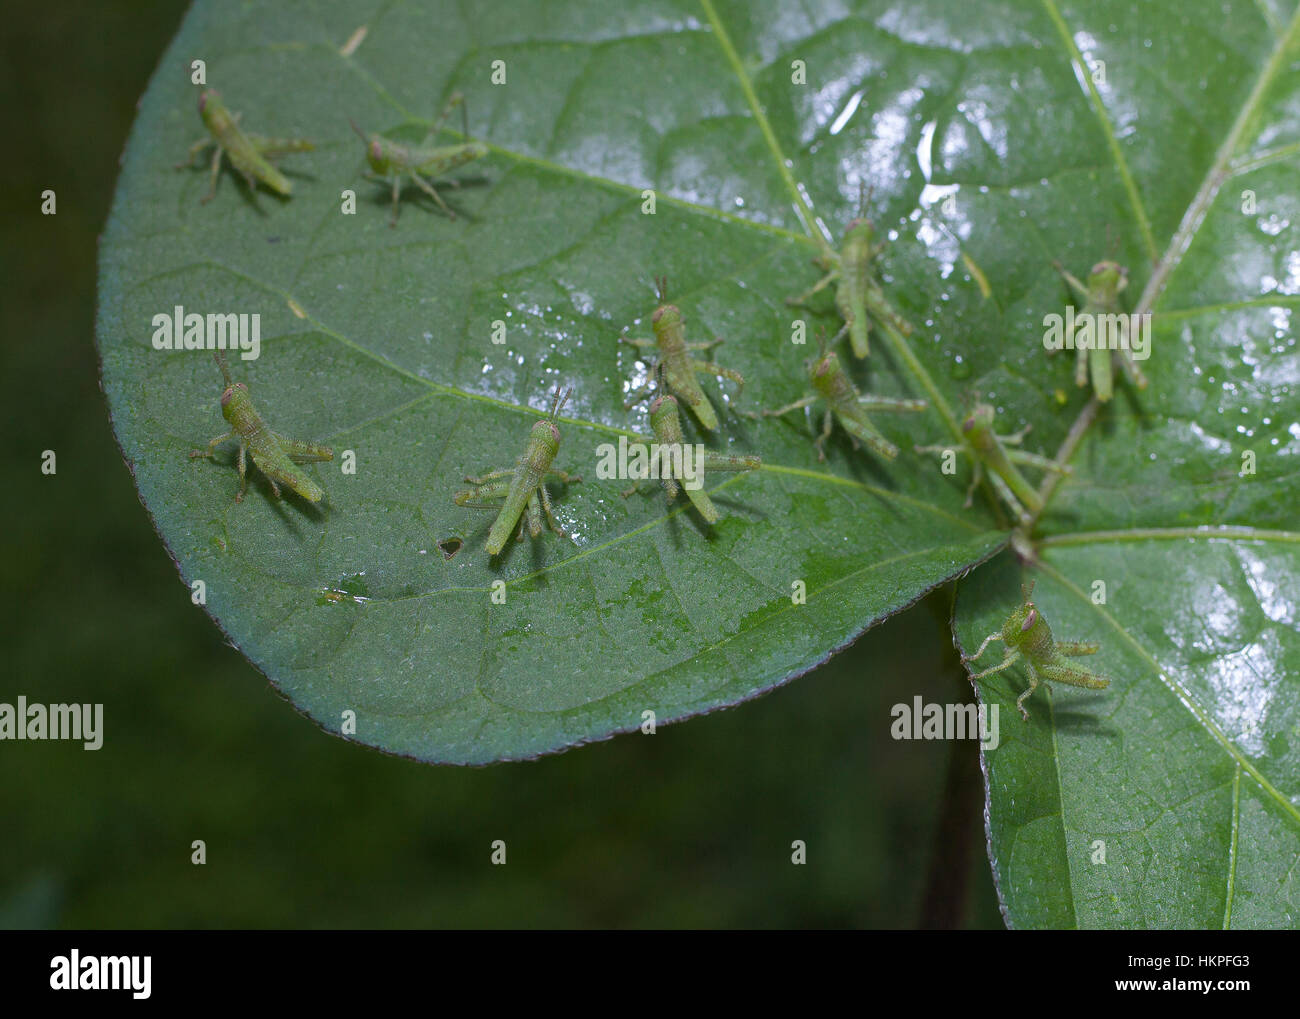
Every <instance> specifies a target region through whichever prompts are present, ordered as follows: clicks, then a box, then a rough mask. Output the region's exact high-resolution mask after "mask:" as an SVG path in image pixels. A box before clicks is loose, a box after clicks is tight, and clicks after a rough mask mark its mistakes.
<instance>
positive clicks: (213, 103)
mask: <svg viewBox="0 0 1300 1019" xmlns="http://www.w3.org/2000/svg"><path fill="white" fill-rule="evenodd" d="M199 116H200V117H202V118H203V124H204V126H205V127H207V129H208V133H209V134H210V135H211V137H210V138H200V139H199V140H198V141H196V142H195V143H194V144H193V145H191V146H190V158H189V159H187V160H186V161H185V162H183V163H177V164H176V169H178V170H179V169H183V168H184V167H186V166H193V165H194V157H195V156H197V155H198V154H199V153H200V152H201V151H203V149H205V148H207V147H208V146H209V145H213V146H215V148H216V151H215V152H213V154H212V186H211V187H210V188H209V189H208V193H207V194H206V195H204V196H203V198H202V199H201V201H202V202H204V203H207V202H209V201H211V199H212V196H213V195H215V194H216V193H217V175H218V174H219V173H220V172H221V154H222V153H223V152H224V153H225V154H226V158H227V159H229V160H230V165H231V166H233V167H234V168H235V169H236V170H238V171H239V172H240V174H241V175H242V176H243V178H244V180H245V181H246V182H247V184H248V187H249V190H250V191H251V190H252V189H253V188H255V187H256V186H257V185H256V181H259V180H260V181H261V182H262V183H263V184H265V185H266V186H267V187H269V188H270V189H271V190H272V191H274V192H276V193H277V194H281V195H286V196H287V195H290V194H292V193H293V185H292V184H290V183H289V180H288V178H287V177H285V175H284V174H282V173H281V172H280V171H279V170H277V169H276V168H275V167H274V166H272V165H271V160H273V159H276V158H278V157H280V156H283V155H287V154H288V153H290V152H311V151H312V150H313V149H314V148H315V147H316V146H314V145H313V144H312V143H311V142H309V141H307V139H305V138H267V137H265V136H263V135H260V134H248V133H246V132H245V131H244V130H243V129H242V128H241V127H240V126H239V117H240V114H238V113H231V112H230V110H229V109H227V108H226V104H225V103H223V102H222V101H221V93H219V92H218V91H217V90H216V89H211V88H207V89H204V90H203V91H202V92H200V93H199Z"/></svg>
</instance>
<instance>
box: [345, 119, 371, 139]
mask: <svg viewBox="0 0 1300 1019" xmlns="http://www.w3.org/2000/svg"><path fill="white" fill-rule="evenodd" d="M348 123H349V124H351V125H352V130H353V131H355V132H356V133H357V137H358V138H360V139H361V140H362V141H363V142H365V143H366V144H367V145H369V144H370V139H369V138H367V137H366V132H364V131H363V130H361V128H359V127H357V122H356V121H355V120H353V119H352V118H351V117H348Z"/></svg>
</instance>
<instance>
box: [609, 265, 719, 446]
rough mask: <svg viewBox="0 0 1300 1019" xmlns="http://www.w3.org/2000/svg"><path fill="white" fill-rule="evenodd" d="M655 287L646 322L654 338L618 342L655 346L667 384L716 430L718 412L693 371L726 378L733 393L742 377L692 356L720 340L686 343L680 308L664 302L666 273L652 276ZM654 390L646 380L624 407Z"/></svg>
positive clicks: (623, 339)
mask: <svg viewBox="0 0 1300 1019" xmlns="http://www.w3.org/2000/svg"><path fill="white" fill-rule="evenodd" d="M655 288H656V290H657V291H658V293H659V307H657V308H656V309H655V311H654V314H653V315H652V316H651V317H650V325H651V327H652V328H653V329H654V334H655V338H654V339H653V340H631V339H628V338H627V337H626V336H620V337H619V342H620V343H629V344H631V345H632V346H634V347H637V348H639V349H644V348H648V347H656V348H658V351H659V364H660V366H661V369H660V370H662V372H663V377H664V379H665V380H666V381H667V384H668V388H669V389H670V390H671V391H672V392H674V393H676V394H677V395H678V396H680V397H681V398H682V400H684V401H685V403H686V406H688V407H690V408H691V411H692V412H693V413H694V414H695V417H696V418H697V419H698V420H699V422H700V424H701V425H703V426H704V427H705V428H706V429H708V430H709V431H710V432H712V431H716V430H717V428H718V415H717V414H716V413H715V412H714V410H713V404H711V403H710V402H709V398H708V397H707V396H705V395H704V390H703V389H701V388H700V383H699V380H698V379H697V378H696V377H695V376H696V375H697V374H707V375H714V376H716V377H718V378H723V379H730V380H731V381H732V382H734V383H736V386H737V387H738V388H737V391H736V395H737V396H739V395H740V393H741V392H742V391H743V390H744V388H745V377H744V376H743V375H741V374H740V372H736V371H732V370H731V369H730V368H723V367H722V366H721V365H717V364H713V363H712V362H710V361H697V360H695V359H694V358H692V357H691V351H693V350H708V349H709V348H710V347H716V346H717V345H718V344H719V343H722V342H723V341H722V340H721V339H714V340H711V341H709V342H708V343H687V342H686V325H685V322H684V320H683V319H682V313H681V309H680V308H678V307H677V305H675V304H669V303H668V277H667V276H660V277H658V278H656V279H655ZM655 391H656V388H655V387H654V386H651V385H649V384H647V385H645V386H643V387H642V388H640V389H638V390H636V391H634V392H633V393H631V394H630V396H631V398H630V399H629V400H628V402H627V403H625V404H624V405H623V407H624V409H625V410H630V409H631V408H632V407H634V406H635V405H636V404H638V403H640V402H641V401H643V400H648V399H649V398H650V397H651V396H653V395H654V393H655Z"/></svg>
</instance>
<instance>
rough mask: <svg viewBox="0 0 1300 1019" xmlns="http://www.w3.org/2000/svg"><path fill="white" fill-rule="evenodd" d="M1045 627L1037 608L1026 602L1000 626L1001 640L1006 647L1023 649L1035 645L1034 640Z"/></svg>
mask: <svg viewBox="0 0 1300 1019" xmlns="http://www.w3.org/2000/svg"><path fill="white" fill-rule="evenodd" d="M1046 626H1047V624H1046V623H1045V622H1043V614H1042V613H1041V612H1039V611H1038V608H1037V606H1035V605H1034V603H1033V602H1031V601H1027V602H1025V603H1024V604H1023V605H1020V606H1019V607H1018V608H1017V609H1015V611H1013V612H1012V613H1011V615H1009V616H1007V620H1006V622H1005V623H1003V624H1002V639H1003V640H1005V641H1006V642H1007V647H1013V648H1024V647H1026V646H1029V645H1032V644H1033V643H1035V638H1036V637H1038V635H1039V633H1040V632H1041V631H1042V630H1043V628H1045V627H1046Z"/></svg>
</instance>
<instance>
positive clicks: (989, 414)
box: [961, 403, 994, 435]
mask: <svg viewBox="0 0 1300 1019" xmlns="http://www.w3.org/2000/svg"><path fill="white" fill-rule="evenodd" d="M993 414H994V410H993V407H992V405H990V404H987V403H977V404H975V407H974V409H973V410H972V411H971V412H970V416H969V417H968V418H966V420H965V421H963V422H962V425H961V430H962V434H964V435H970V434H971V432H973V431H975V430H976V429H977V428H992V427H993Z"/></svg>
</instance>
